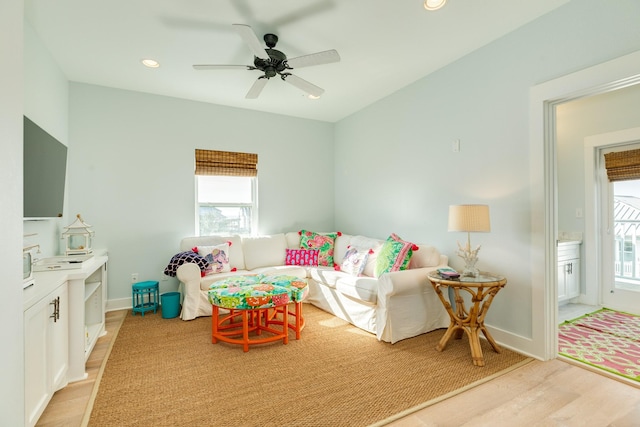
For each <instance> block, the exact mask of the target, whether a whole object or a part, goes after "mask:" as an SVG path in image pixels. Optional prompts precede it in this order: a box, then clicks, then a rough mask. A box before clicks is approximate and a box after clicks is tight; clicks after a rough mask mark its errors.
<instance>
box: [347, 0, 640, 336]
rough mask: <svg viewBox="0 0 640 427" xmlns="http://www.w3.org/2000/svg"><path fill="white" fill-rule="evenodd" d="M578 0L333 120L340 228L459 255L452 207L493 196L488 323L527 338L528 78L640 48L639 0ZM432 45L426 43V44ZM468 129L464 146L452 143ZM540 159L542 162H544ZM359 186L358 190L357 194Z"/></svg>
mask: <svg viewBox="0 0 640 427" xmlns="http://www.w3.org/2000/svg"><path fill="white" fill-rule="evenodd" d="M602 4H603V3H602V2H601V1H595V0H574V1H571V2H570V3H568V4H567V5H565V6H563V7H561V8H559V9H557V10H556V11H554V12H552V13H550V14H548V15H545V16H543V17H541V18H539V19H538V20H536V21H534V22H532V23H530V24H528V25H526V26H525V27H522V28H521V29H519V30H516V31H515V32H513V33H511V34H509V35H507V36H505V37H503V38H501V39H499V40H497V41H496V42H494V43H491V44H489V45H487V46H485V47H484V48H482V49H479V50H477V51H475V52H473V53H471V54H469V55H467V56H466V57H464V58H462V59H461V60H459V61H457V62H455V63H453V64H451V65H449V66H447V67H445V68H443V69H441V70H439V71H437V72H435V73H433V74H431V75H429V76H427V77H425V78H423V79H421V80H419V81H417V82H416V83H414V84H412V85H410V86H408V87H406V88H404V89H402V90H400V91H398V92H396V93H394V94H393V95H391V96H389V97H387V98H385V99H383V100H381V101H379V102H377V103H375V104H373V105H371V106H369V107H367V108H365V109H363V110H362V111H359V112H358V113H356V114H354V115H352V116H351V117H349V118H347V119H345V120H342V121H341V122H339V123H338V124H337V125H336V137H335V146H336V161H335V169H336V195H335V200H336V201H335V203H336V220H335V221H336V227H337V228H338V229H344V230H349V231H350V232H354V233H362V234H367V235H374V236H377V237H385V236H386V235H388V233H390V232H394V231H395V232H397V233H398V234H400V235H401V237H406V238H407V239H414V240H416V241H421V242H431V243H433V244H434V245H436V246H437V247H438V248H440V249H441V250H442V251H443V252H444V253H446V254H447V255H449V256H450V260H451V264H452V265H453V266H455V267H461V266H462V263H461V260H460V259H459V258H457V257H456V256H455V250H456V240H463V239H465V236H464V235H463V234H462V233H448V232H447V213H448V205H450V204H460V203H487V204H489V205H490V208H491V222H492V230H491V233H488V234H480V233H477V234H474V235H472V243H474V242H475V243H479V244H482V249H481V251H480V254H479V256H480V261H479V264H478V265H479V267H480V268H481V269H484V270H488V271H493V272H496V273H501V274H504V275H505V276H506V277H507V278H508V281H509V282H508V285H507V287H506V288H505V289H504V290H503V291H501V293H500V294H499V296H498V298H496V300H495V302H494V303H493V305H492V308H491V312H490V313H489V317H488V319H487V321H488V323H490V324H491V325H492V326H495V327H498V328H501V329H504V330H506V331H509V332H511V333H514V334H517V335H521V336H523V337H531V334H532V330H531V328H532V318H533V316H539V315H544V314H543V313H541V309H540V308H539V307H536V308H535V309H534V308H533V307H532V305H531V295H532V283H531V273H532V268H536V269H538V268H542V269H544V265H541V266H533V267H532V265H531V262H530V260H531V251H532V247H531V230H532V228H531V214H530V212H531V206H530V197H531V191H532V188H531V184H530V170H529V168H530V166H529V149H530V147H529V135H530V134H529V131H530V126H529V113H530V112H529V102H530V100H529V91H530V88H531V87H532V86H535V85H536V84H539V83H542V82H545V81H547V80H550V79H553V78H557V77H560V76H563V75H566V74H568V73H571V72H574V71H578V70H581V69H584V68H586V67H589V66H593V65H596V64H598V63H601V62H604V61H607V60H610V59H613V58H616V57H619V56H622V55H625V54H627V53H630V52H634V51H636V50H638V49H640V27H639V26H638V17H640V2H638V1H635V0H626V1H616V2H607V6H606V7H603V6H602ZM425 54H428V45H425ZM454 139H460V141H461V151H460V152H459V153H454V152H452V148H451V143H452V141H453V140H454ZM543 166H544V165H542V164H541V165H539V167H540V168H542V167H543ZM356 195H357V196H356Z"/></svg>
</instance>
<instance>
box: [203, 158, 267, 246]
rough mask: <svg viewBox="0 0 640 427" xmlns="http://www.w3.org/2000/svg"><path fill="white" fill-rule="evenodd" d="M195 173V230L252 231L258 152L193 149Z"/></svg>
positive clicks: (255, 215)
mask: <svg viewBox="0 0 640 427" xmlns="http://www.w3.org/2000/svg"><path fill="white" fill-rule="evenodd" d="M195 175H196V198H197V204H198V206H197V214H196V221H197V230H198V234H199V235H200V236H209V235H214V234H241V235H251V234H254V231H256V230H257V223H258V210H257V199H258V198H257V175H258V155H257V154H251V153H236V152H231V151H215V150H200V149H196V172H195Z"/></svg>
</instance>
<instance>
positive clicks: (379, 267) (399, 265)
mask: <svg viewBox="0 0 640 427" xmlns="http://www.w3.org/2000/svg"><path fill="white" fill-rule="evenodd" d="M417 250H418V246H417V245H416V244H414V243H411V242H406V241H404V240H402V239H401V238H400V237H398V235H397V234H395V233H392V234H391V235H390V236H389V238H387V241H386V242H384V244H383V245H382V248H381V249H380V253H379V254H378V259H377V260H376V269H375V272H374V276H375V277H380V276H381V275H383V274H384V273H388V272H390V271H400V270H406V268H407V266H408V265H409V261H410V260H411V255H413V251H417Z"/></svg>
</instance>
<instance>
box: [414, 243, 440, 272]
mask: <svg viewBox="0 0 640 427" xmlns="http://www.w3.org/2000/svg"><path fill="white" fill-rule="evenodd" d="M418 247H419V248H420V249H419V250H417V251H414V252H413V255H411V261H409V267H408V268H423V267H435V266H437V265H439V264H440V251H438V249H436V248H435V247H433V246H429V245H418Z"/></svg>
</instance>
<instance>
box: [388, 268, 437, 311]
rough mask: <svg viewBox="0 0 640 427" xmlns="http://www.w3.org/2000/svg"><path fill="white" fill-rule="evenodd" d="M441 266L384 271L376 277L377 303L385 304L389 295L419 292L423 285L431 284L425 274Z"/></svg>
mask: <svg viewBox="0 0 640 427" xmlns="http://www.w3.org/2000/svg"><path fill="white" fill-rule="evenodd" d="M437 268H441V266H436V267H423V268H410V269H408V270H402V271H392V272H389V273H385V274H383V275H382V276H380V277H379V278H378V281H379V284H380V285H379V287H378V305H381V306H386V305H387V301H388V299H389V298H390V297H392V296H396V295H398V296H399V295H411V294H416V293H421V292H422V289H421V288H423V287H424V286H429V287H430V286H431V282H429V279H428V277H427V275H428V274H429V273H430V272H432V271H434V270H435V269H437Z"/></svg>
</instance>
